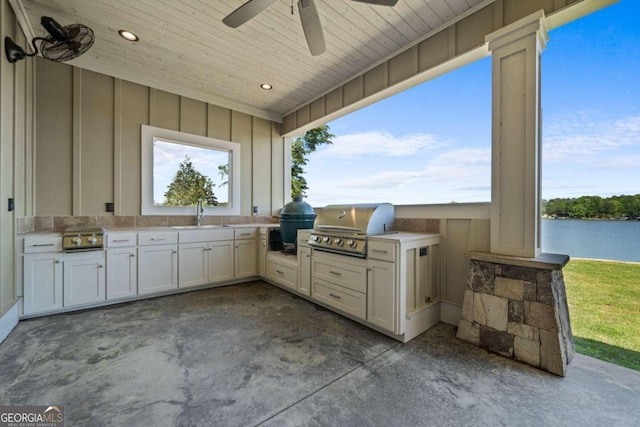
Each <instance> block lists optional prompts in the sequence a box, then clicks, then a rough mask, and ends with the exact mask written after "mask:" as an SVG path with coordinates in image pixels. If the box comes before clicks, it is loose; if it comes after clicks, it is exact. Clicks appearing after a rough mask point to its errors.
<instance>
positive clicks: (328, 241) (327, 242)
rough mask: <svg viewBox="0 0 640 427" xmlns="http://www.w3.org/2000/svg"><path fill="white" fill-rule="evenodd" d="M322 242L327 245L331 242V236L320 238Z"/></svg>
mask: <svg viewBox="0 0 640 427" xmlns="http://www.w3.org/2000/svg"><path fill="white" fill-rule="evenodd" d="M322 241H323V242H325V243H326V244H327V245H330V244H331V238H329V237H325V238H324V239H322Z"/></svg>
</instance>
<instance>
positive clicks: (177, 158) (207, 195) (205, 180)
mask: <svg viewBox="0 0 640 427" xmlns="http://www.w3.org/2000/svg"><path fill="white" fill-rule="evenodd" d="M153 170H154V174H153V175H154V176H153V178H154V181H153V186H154V188H153V203H154V205H156V206H157V205H160V206H195V205H196V204H197V202H198V200H202V201H204V203H205V206H221V207H222V206H227V205H228V203H229V188H228V186H227V185H226V184H227V177H226V175H224V176H222V174H221V172H220V171H221V170H225V171H227V175H228V170H229V152H227V151H222V150H215V149H211V148H202V147H195V146H191V145H185V144H177V143H174V142H171V141H163V140H161V139H156V140H155V141H154V142H153Z"/></svg>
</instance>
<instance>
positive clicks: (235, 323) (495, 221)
mask: <svg viewBox="0 0 640 427" xmlns="http://www.w3.org/2000/svg"><path fill="white" fill-rule="evenodd" d="M612 2H613V0H555V1H549V0H527V1H525V0H484V1H478V0H473V1H472V0H439V1H429V0H425V1H417V0H416V1H411V2H409V1H407V2H402V7H399V8H398V11H397V13H396V12H393V13H394V14H393V15H380V14H378V13H377V12H376V13H374V12H372V11H371V10H370V9H366V11H367V12H366V13H365V12H361V13H359V12H358V11H357V10H356V9H355V7H353V8H346V9H345V8H340V7H338V6H334V7H330V6H329V3H330V2H329V1H327V2H325V3H326V4H323V7H324V8H325V10H326V14H327V15H326V16H327V17H330V18H332V19H334V21H331V20H330V19H327V20H326V22H327V25H328V26H329V27H328V31H327V34H329V35H330V36H329V37H328V53H327V56H324V57H320V58H316V57H314V58H312V57H310V56H309V55H308V52H307V46H306V44H305V43H304V42H302V41H301V40H303V39H301V37H302V33H301V32H300V31H297V30H296V31H297V32H296V31H294V30H291V28H290V27H289V24H290V23H289V21H288V8H287V9H286V10H285V12H282V11H275V9H274V11H272V12H269V13H270V14H267V15H266V17H267V18H268V19H267V22H266V23H260V25H258V26H257V27H255V28H253V29H251V30H250V31H248V32H247V33H241V32H231V31H229V30H227V29H225V28H224V27H223V26H222V24H221V19H222V17H224V16H225V15H226V14H227V13H229V12H230V11H232V10H233V9H234V8H235V7H237V3H241V2H235V1H233V2H232V1H230V0H229V1H225V2H216V6H215V7H212V6H203V5H204V3H205V2H188V1H184V2H169V1H158V3H157V4H152V3H153V2H140V3H137V4H136V8H135V9H134V10H131V11H130V10H129V9H128V7H129V2H120V1H115V2H112V1H97V2H95V4H91V5H89V3H86V2H82V1H75V2H67V1H66V0H65V1H54V2H45V1H37V0H3V1H2V7H1V9H0V11H1V12H2V30H3V34H5V35H8V36H11V37H13V38H14V39H15V40H16V41H17V42H18V43H19V44H21V45H26V44H27V43H28V42H29V40H30V39H31V38H32V37H33V36H35V35H36V32H37V31H40V30H39V23H38V20H39V18H40V16H41V15H43V14H50V15H53V16H55V18H56V19H59V20H61V21H64V22H65V23H66V22H84V23H87V24H89V25H91V26H93V27H94V29H96V32H97V34H98V37H102V39H101V40H102V43H97V44H96V47H95V51H93V52H95V54H86V55H84V56H83V57H81V58H78V59H77V60H76V62H74V63H72V64H59V63H53V62H49V61H45V60H44V59H42V58H37V59H33V62H27V61H22V62H19V63H18V64H9V63H8V62H7V61H4V58H3V61H2V63H1V64H0V71H1V73H2V81H1V82H0V90H1V94H2V118H1V122H0V128H1V129H2V132H3V138H2V151H0V157H2V159H3V163H2V165H1V168H0V172H1V173H2V187H1V188H0V196H1V198H2V199H3V200H5V201H6V200H7V199H11V200H12V201H13V199H15V202H16V203H15V207H14V208H15V209H13V210H9V211H6V210H2V211H0V232H1V233H0V235H1V237H0V256H1V259H2V263H1V264H0V341H1V340H2V339H4V337H6V339H4V341H3V342H2V344H1V345H0V384H3V386H2V387H0V403H2V404H16V405H18V404H26V403H43V404H44V403H45V402H46V403H51V402H56V403H57V404H59V405H62V406H65V407H66V408H68V409H67V413H66V414H67V416H68V418H67V419H68V420H69V423H70V424H72V425H140V424H154V425H212V424H218V425H328V424H330V425H334V424H342V425H460V424H465V425H466V424H468V425H495V424H506V425H539V424H544V425H581V426H584V425H602V424H607V423H610V424H614V425H633V424H634V423H637V420H638V419H640V412H639V409H638V402H640V374H639V373H638V372H635V371H631V370H628V369H625V368H620V367H617V366H613V365H610V364H607V363H604V362H600V361H597V360H594V359H591V358H588V357H584V356H581V355H574V354H573V345H572V339H571V330H570V325H569V322H568V316H567V312H566V297H565V296H564V286H563V282H562V267H563V266H564V265H565V264H566V262H567V257H564V256H562V255H560V256H555V255H553V256H550V255H548V254H543V253H541V244H540V206H541V204H540V202H541V200H540V198H541V196H540V195H541V191H540V170H541V164H540V163H541V156H540V144H541V141H540V128H541V121H542V117H541V112H540V91H541V87H540V73H541V58H543V56H544V54H543V51H544V48H545V46H546V43H547V41H548V31H549V30H552V29H553V28H556V27H559V26H561V25H564V24H565V23H567V22H569V21H571V20H573V19H579V18H580V17H581V16H584V15H586V14H589V13H592V12H594V11H596V10H598V9H599V8H602V7H605V6H607V5H608V4H611V3H612ZM71 3H73V5H74V7H70V6H69V5H70V4H71ZM277 3H278V4H279V5H280V6H282V5H284V6H288V2H285V1H279V2H277ZM354 3H356V2H354ZM220 4H222V6H220ZM349 4H351V3H349ZM415 8H420V10H421V11H424V10H426V9H429V10H432V11H440V12H441V13H440V16H438V19H435V18H433V19H432V21H430V22H429V23H428V25H427V23H426V22H425V23H423V24H425V26H424V28H422V29H421V30H416V29H415V28H416V27H417V26H419V25H418V24H419V23H416V22H414V21H412V19H413V18H414V15H415V13H414V9H415ZM96 10H99V11H100V12H96ZM343 14H344V16H347V17H351V18H352V19H362V21H363V22H364V24H362V22H360V24H362V25H363V27H367V26H370V27H367V28H369V29H371V28H373V27H375V28H377V30H379V31H381V32H382V33H384V34H385V36H384V38H383V37H382V36H381V35H380V34H378V33H375V34H377V35H374V36H372V35H371V34H372V33H373V30H370V31H371V32H370V33H368V32H367V31H355V32H353V34H351V32H350V29H351V28H352V27H350V25H349V24H348V22H347V21H349V19H346V20H343V18H342V16H343ZM396 15H397V16H398V17H399V21H398V22H400V23H399V24H398V23H396V25H397V27H394V28H390V27H387V24H386V22H387V19H384V18H381V17H382V16H384V17H386V18H389V19H390V17H391V16H394V17H395V16H396ZM434 16H437V13H436V14H435V15H434ZM113 17H117V18H118V20H119V21H118V24H122V25H125V24H126V25H127V26H134V25H139V26H140V28H142V29H143V30H142V31H143V32H144V31H147V34H148V36H149V38H148V39H146V41H145V39H144V38H143V39H142V40H143V41H142V42H141V43H140V44H138V45H127V46H124V45H121V44H119V43H120V42H121V41H120V40H118V39H117V37H118V36H117V35H114V34H112V33H114V31H113V26H114V24H112V23H111V21H110V19H112V18H113ZM203 17H204V18H203ZM285 17H287V18H285ZM354 17H355V18H354ZM205 18H206V19H205ZM213 18H215V19H213ZM205 20H206V21H207V22H204V21H205ZM209 20H210V21H211V22H214V23H213V24H211V26H209V24H208V21H209ZM425 20H426V18H425ZM159 22H160V23H162V24H161V25H160V24H159ZM336 22H341V23H342V24H341V26H340V28H336V27H333V30H332V27H331V26H332V25H336V24H335V23H336ZM405 24H406V25H408V26H413V27H412V28H413V30H411V31H409V30H408V29H407V31H406V33H409V34H412V35H411V36H410V37H409V40H405V38H407V37H408V36H406V35H402V36H400V35H398V31H396V29H397V28H400V27H402V26H403V25H405ZM172 25H175V26H174V27H173V26H172ZM168 27H171V28H173V31H174V32H173V33H172V34H171V36H170V37H168V36H167V35H166V34H165V33H164V29H165V28H168ZM34 28H38V30H35V31H34ZM359 28H360V27H359ZM406 28H409V27H406ZM350 36H353V37H354V40H355V41H353V42H352V43H348V42H346V41H345V39H344V38H345V37H347V38H348V37H350ZM208 37H211V38H208ZM256 40H266V41H268V45H269V47H267V48H265V47H264V46H263V45H262V44H260V43H258V42H257V41H256ZM349 40H351V39H349ZM381 40H384V41H381ZM145 43H146V44H145ZM136 46H137V47H136ZM140 46H142V47H143V48H144V49H141V48H140ZM273 46H276V47H273ZM279 46H286V47H283V48H282V49H281V50H279V49H278V47H279ZM363 47H364V48H363ZM209 49H211V50H209ZM265 49H266V50H265ZM90 52H91V51H90ZM265 52H266V53H265ZM489 55H491V57H492V95H493V98H492V129H493V132H492V141H491V145H492V153H493V157H492V197H491V201H490V203H476V204H460V205H455V204H452V205H421V206H397V207H396V227H398V229H401V230H405V231H414V232H423V233H426V232H429V233H438V234H439V235H440V237H441V240H440V242H441V245H442V246H441V251H440V255H441V256H440V259H439V272H440V283H439V285H440V286H439V290H440V293H439V297H440V301H439V310H440V321H441V323H440V324H439V325H438V326H437V327H435V328H433V329H431V330H429V331H427V332H426V333H424V334H423V335H422V336H420V337H418V338H416V339H415V340H414V341H412V342H410V343H408V344H406V345H401V344H398V343H397V342H395V341H393V340H391V339H389V338H387V337H385V336H383V335H381V334H378V333H377V332H374V331H372V330H369V329H367V328H365V327H363V326H360V325H358V324H356V323H353V322H351V321H350V320H348V319H346V318H343V317H340V316H339V315H336V314H334V313H330V312H328V311H326V310H323V309H320V308H319V307H318V306H315V305H314V304H312V303H310V302H307V301H305V300H303V299H300V298H297V297H295V296H292V295H290V294H287V293H285V292H282V291H281V290H280V289H278V288H274V287H271V286H268V285H266V284H265V283H263V282H259V281H258V282H252V283H247V284H242V285H233V286H228V287H224V288H216V289H211V290H206V291H199V292H192V293H185V294H182V295H175V296H168V297H163V298H155V299H150V300H144V301H137V302H134V303H131V304H126V305H122V306H112V307H109V308H101V309H95V310H89V311H83V312H78V313H75V314H61V315H56V316H50V317H42V318H39V319H34V320H24V321H20V322H19V318H20V316H21V314H22V312H21V301H22V297H23V289H22V279H23V277H22V271H21V267H20V265H21V264H20V262H21V259H20V257H19V256H18V252H17V249H16V247H17V244H16V242H17V238H16V235H17V234H20V233H27V232H34V231H35V232H37V231H40V227H42V228H47V227H48V228H49V229H54V228H55V227H54V226H55V225H59V224H63V225H74V224H78V223H82V222H83V221H84V222H87V221H93V222H96V223H100V224H103V225H106V226H110V227H120V226H123V224H124V225H128V224H143V225H145V226H158V225H163V226H166V225H176V224H182V223H185V224H186V223H187V222H186V219H188V220H191V217H189V218H186V216H185V218H186V219H185V218H180V217H177V219H175V221H176V222H175V224H173V223H171V222H170V220H169V219H167V218H171V217H166V216H161V215H142V209H141V190H140V189H141V186H142V185H141V181H142V180H143V179H144V178H142V176H143V168H142V166H141V163H142V162H141V159H140V151H141V150H140V126H141V125H150V126H157V127H162V128H166V129H172V130H174V131H180V132H185V133H190V134H194V135H195V134H197V135H203V136H208V137H213V138H216V139H220V140H224V141H233V142H235V143H238V144H239V145H240V146H241V148H242V155H241V157H242V159H241V162H242V165H241V167H240V169H241V170H240V171H239V175H240V184H239V189H238V192H239V195H240V196H239V206H237V208H238V210H239V212H240V213H239V215H233V216H228V217H227V216H224V217H222V216H216V217H214V216H211V217H210V218H215V221H216V224H225V223H233V224H238V223H253V222H255V221H256V218H255V217H256V215H260V216H264V217H267V218H268V219H269V220H271V219H272V216H274V215H277V214H278V212H279V210H280V208H281V207H282V206H283V205H284V204H285V203H287V202H288V201H289V199H290V184H291V182H290V179H291V178H290V169H289V162H290V141H291V138H293V137H296V136H300V135H302V134H303V133H304V132H305V131H306V130H308V129H311V128H314V127H316V126H318V125H321V124H324V123H327V122H328V121H330V120H333V119H335V118H337V117H340V116H343V115H346V114H348V113H349V112H352V111H355V110H357V109H359V108H362V107H364V106H366V105H370V104H372V103H374V102H376V101H377V100H379V99H382V98H385V97H387V96H390V95H392V94H394V93H398V92H399V91H402V90H405V89H407V88H410V87H412V86H415V85H416V84H419V83H421V82H424V81H427V80H430V79H433V78H436V77H437V76H439V75H442V74H444V73H446V72H448V71H450V70H453V69H455V68H457V67H461V66H464V65H465V64H468V63H470V62H472V61H474V60H476V59H478V58H482V57H486V56H489ZM260 61H262V63H261V62H260ZM256 64H258V65H256ZM264 79H268V82H269V83H270V84H271V83H273V89H274V91H272V92H270V93H269V92H265V91H262V90H261V89H260V88H259V83H263V82H266V81H265V80H264ZM279 85H280V86H279ZM278 87H280V88H282V90H281V92H278V91H276V90H275V89H277V88H278ZM87 165H90V166H87ZM105 201H106V202H107V204H110V205H111V210H112V211H109V212H106V211H105ZM114 205H115V206H114ZM183 220H184V221H183ZM180 221H183V222H180ZM523 269H524V270H523ZM476 279H477V280H476ZM532 284H533V285H532ZM516 323H517V324H516ZM458 326H459V327H458ZM456 334H457V335H458V337H459V338H462V340H459V339H457V338H456ZM463 340H464V341H463ZM465 341H466V342H465ZM470 343H472V344H475V346H474V345H471V344H470ZM496 343H497V344H496ZM478 347H482V348H478ZM486 349H489V350H493V351H494V352H497V353H499V354H501V355H502V356H506V357H502V356H498V355H496V354H494V353H490V352H487V351H486ZM512 359H515V360H512ZM569 363H570V364H569ZM527 364H528V365H532V366H535V368H534V367H531V366H527ZM538 368H541V369H538ZM543 370H546V371H549V372H552V373H553V374H551V373H549V372H544V371H543ZM554 374H555V375H554Z"/></svg>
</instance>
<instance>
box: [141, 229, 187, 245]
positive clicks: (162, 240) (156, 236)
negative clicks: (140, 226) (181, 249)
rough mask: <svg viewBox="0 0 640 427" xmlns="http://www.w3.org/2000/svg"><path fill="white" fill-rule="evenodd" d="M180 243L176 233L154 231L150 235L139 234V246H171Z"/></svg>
mask: <svg viewBox="0 0 640 427" xmlns="http://www.w3.org/2000/svg"><path fill="white" fill-rule="evenodd" d="M175 243H178V233H177V232H176V231H154V232H150V233H138V245H139V246H146V245H170V244H175Z"/></svg>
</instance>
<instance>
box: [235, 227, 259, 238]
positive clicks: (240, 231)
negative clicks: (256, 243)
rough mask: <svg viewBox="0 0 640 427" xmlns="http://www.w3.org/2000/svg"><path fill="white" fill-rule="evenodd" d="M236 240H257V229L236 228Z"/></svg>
mask: <svg viewBox="0 0 640 427" xmlns="http://www.w3.org/2000/svg"><path fill="white" fill-rule="evenodd" d="M233 231H234V233H235V238H236V240H242V239H255V238H256V234H257V232H256V229H255V228H244V227H240V228H235V229H234V230H233Z"/></svg>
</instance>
